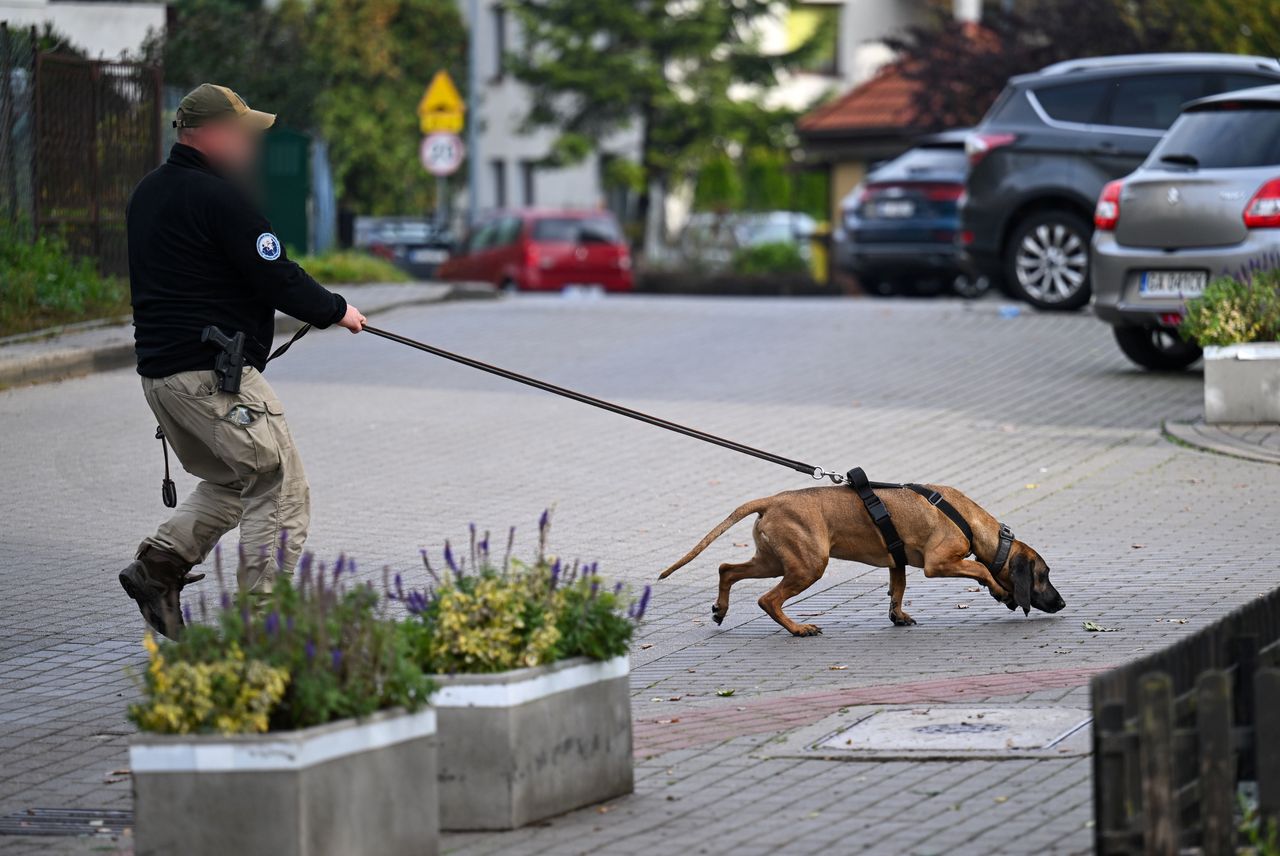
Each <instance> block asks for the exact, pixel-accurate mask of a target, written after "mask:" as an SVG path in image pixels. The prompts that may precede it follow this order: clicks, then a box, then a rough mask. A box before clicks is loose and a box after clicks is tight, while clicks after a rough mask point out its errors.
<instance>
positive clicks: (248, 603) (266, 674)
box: [129, 554, 434, 734]
mask: <svg viewBox="0 0 1280 856" xmlns="http://www.w3.org/2000/svg"><path fill="white" fill-rule="evenodd" d="M215 567H216V570H217V576H218V579H219V581H221V579H222V573H221V561H220V559H217V560H215ZM354 571H355V565H354V563H353V562H349V561H348V560H346V559H345V558H339V559H338V561H337V563H336V564H335V565H334V566H333V569H332V570H331V571H330V570H329V569H327V568H326V567H325V565H324V564H323V563H320V564H318V565H317V564H316V563H315V561H314V558H313V556H311V555H310V554H308V555H306V556H304V557H303V559H302V561H301V562H300V564H299V567H298V573H297V580H296V582H291V581H290V580H289V579H288V578H287V577H282V578H281V579H280V580H278V581H277V583H276V585H275V588H274V590H273V591H272V593H271V594H270V595H267V596H265V597H264V596H262V595H247V594H242V595H239V596H238V597H233V596H231V595H230V594H229V593H227V592H226V591H225V590H224V591H223V594H222V596H221V600H220V603H219V604H218V605H217V607H215V608H214V609H213V610H212V611H213V612H214V616H213V618H214V620H213V621H208V619H209V617H210V612H211V610H210V608H209V606H208V604H207V603H206V601H205V599H204V598H203V597H201V599H200V601H199V606H198V608H199V610H200V613H201V617H202V618H203V619H205V621H203V622H201V623H192V622H191V621H190V619H191V617H192V616H191V615H190V614H188V615H187V618H188V625H189V626H188V628H187V630H186V632H185V633H184V634H183V636H182V638H181V640H179V641H174V642H170V641H165V642H161V643H157V642H156V641H155V640H154V639H152V638H151V637H150V636H148V637H147V638H146V640H145V642H144V644H145V645H146V647H147V650H148V652H149V654H150V663H149V665H148V667H147V671H146V673H145V675H144V676H143V678H142V689H143V700H142V701H140V702H138V703H137V704H134V705H132V706H131V707H130V708H129V717H130V719H131V720H132V721H133V722H134V723H135V724H136V725H137V726H138V727H139V728H140V729H142V730H143V731H148V732H152V733H160V734H207V733H218V734H249V733H262V732H266V731H285V730H292V729H300V728H307V727H309V726H314V725H320V724H323V723H327V722H332V721H334V720H339V719H346V718H350V717H364V716H367V715H369V714H372V713H374V712H376V711H379V710H384V709H387V708H393V707H400V708H405V709H407V710H410V711H412V710H416V709H418V708H419V707H421V706H423V705H424V704H426V702H427V700H428V698H429V696H430V694H431V692H432V690H433V689H434V686H433V684H432V682H431V680H430V679H429V678H428V677H426V676H424V674H423V672H422V670H421V669H420V668H419V667H418V665H417V664H416V663H415V661H414V660H413V658H412V656H411V655H412V650H411V647H410V638H409V636H408V635H407V634H406V633H405V632H404V631H403V628H402V627H401V625H400V624H399V623H397V622H396V621H395V620H394V618H393V617H392V616H391V615H389V613H388V610H387V608H386V607H387V605H386V602H385V601H384V600H383V598H382V597H381V595H380V594H379V593H378V592H377V591H376V590H375V589H374V588H373V587H372V586H370V585H368V584H354V583H352V584H348V579H349V578H350V577H351V576H352V574H353V573H354ZM188 609H189V607H188Z"/></svg>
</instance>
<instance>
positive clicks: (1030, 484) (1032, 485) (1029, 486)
mask: <svg viewBox="0 0 1280 856" xmlns="http://www.w3.org/2000/svg"><path fill="white" fill-rule="evenodd" d="M1038 487H1040V485H1038V484H1036V483H1035V482H1027V490H1035V489H1036V488H1038Z"/></svg>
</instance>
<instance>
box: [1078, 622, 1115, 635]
mask: <svg viewBox="0 0 1280 856" xmlns="http://www.w3.org/2000/svg"><path fill="white" fill-rule="evenodd" d="M1084 629H1085V630H1088V631H1089V632H1090V633H1115V632H1116V631H1117V630H1119V629H1120V628H1118V627H1103V626H1102V625H1101V624H1099V623H1098V622H1096V621H1086V622H1085V623H1084Z"/></svg>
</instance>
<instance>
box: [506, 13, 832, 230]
mask: <svg viewBox="0 0 1280 856" xmlns="http://www.w3.org/2000/svg"><path fill="white" fill-rule="evenodd" d="M784 5H785V4H779V3H777V2H773V0H735V2H731V3H730V2H723V0H682V2H679V3H671V2H668V0H633V2H626V3H622V2H608V3H606V2H600V0H511V8H512V9H513V10H514V12H515V16H516V18H517V20H518V21H519V24H520V26H521V30H522V34H523V36H522V41H523V49H522V50H521V51H519V52H517V53H516V54H514V55H513V56H512V57H510V64H511V67H512V70H513V72H514V73H515V75H516V77H517V78H519V79H520V80H521V81H522V82H524V83H525V84H526V85H527V86H528V87H529V91H530V105H529V111H528V115H527V123H528V124H529V125H530V126H533V127H546V128H553V129H556V130H557V131H558V132H559V134H560V137H561V141H560V142H559V143H558V144H557V145H556V146H555V148H554V151H555V153H557V154H558V155H560V156H561V158H562V159H568V158H566V157H565V155H569V156H577V157H581V156H583V155H585V154H587V153H589V152H591V151H593V150H594V151H600V150H603V149H605V148H606V147H607V146H608V145H609V141H610V139H611V138H613V137H614V136H615V135H617V134H619V133H620V132H623V131H634V132H635V133H637V134H638V135H639V140H640V142H639V163H638V164H637V166H638V168H639V171H640V175H641V179H642V181H641V183H642V186H644V187H646V188H647V187H648V186H650V185H652V184H655V183H656V184H658V185H659V186H663V185H666V184H668V183H669V182H670V181H671V180H672V179H673V178H676V177H682V176H687V175H690V174H692V173H693V172H695V171H696V170H698V169H699V168H700V167H701V166H702V165H703V164H704V163H710V164H712V165H713V166H712V170H713V171H714V170H715V169H716V168H717V167H716V166H715V165H714V164H715V162H716V159H717V158H718V157H720V156H721V154H722V153H723V152H725V151H727V150H728V149H730V148H734V147H737V146H740V145H742V144H768V145H781V144H783V143H784V142H785V140H784V139H783V138H784V135H785V133H786V130H787V128H789V126H790V122H789V120H790V119H791V116H790V115H788V114H786V113H781V112H775V111H771V110H769V109H767V108H765V107H764V106H762V105H761V104H760V103H759V100H758V99H755V98H749V97H748V98H744V97H730V93H731V92H733V93H734V94H735V95H738V96H741V95H742V94H743V93H744V92H749V91H752V90H754V89H765V88H768V87H770V86H772V85H774V84H775V83H776V81H777V74H778V72H779V71H781V70H782V69H784V68H787V67H789V66H791V65H792V64H795V63H798V62H802V61H803V60H804V59H805V58H806V57H807V53H808V51H809V50H812V48H811V47H810V46H808V45H806V46H803V47H801V48H800V49H797V50H796V51H792V52H790V53H787V54H780V55H770V54H766V53H765V52H764V51H763V50H762V48H761V45H760V40H759V37H758V29H759V28H758V24H759V23H760V22H761V21H762V20H764V19H765V18H766V16H769V15H773V14H776V13H777V12H778V11H779V8H780V6H784ZM721 189H724V188H721ZM717 192H719V191H717ZM647 203H648V199H647V194H645V193H642V194H641V198H640V208H641V215H642V216H643V215H644V212H645V211H646V210H647Z"/></svg>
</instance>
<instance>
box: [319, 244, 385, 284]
mask: <svg viewBox="0 0 1280 856" xmlns="http://www.w3.org/2000/svg"><path fill="white" fill-rule="evenodd" d="M297 262H298V264H300V265H302V267H303V269H304V270H306V272H307V273H309V274H311V275H312V276H313V277H315V278H316V280H317V281H318V282H322V283H324V284H325V285H353V284H354V285H359V284H364V283H372V282H408V281H409V278H410V277H409V275H408V274H407V273H405V272H404V271H402V270H400V268H398V267H396V266H395V265H393V264H391V262H389V261H387V260H386V259H380V258H378V257H377V256H371V255H369V254H368V253H364V252H360V251H358V250H343V251H340V252H334V253H325V254H324V255H320V256H302V257H301V258H299V259H297Z"/></svg>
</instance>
